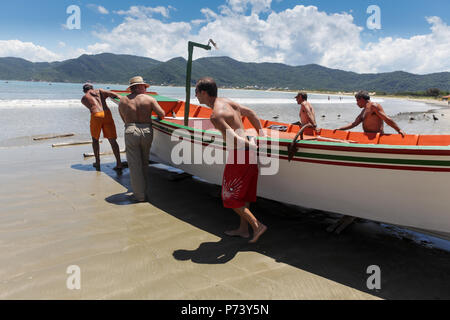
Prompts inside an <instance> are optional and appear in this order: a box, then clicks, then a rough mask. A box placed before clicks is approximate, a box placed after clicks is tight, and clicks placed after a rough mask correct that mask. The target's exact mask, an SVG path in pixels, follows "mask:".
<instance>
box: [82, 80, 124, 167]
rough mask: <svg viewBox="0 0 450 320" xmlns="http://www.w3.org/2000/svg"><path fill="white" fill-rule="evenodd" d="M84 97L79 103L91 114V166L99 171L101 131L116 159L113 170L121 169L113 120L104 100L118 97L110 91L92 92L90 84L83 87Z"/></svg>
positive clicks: (92, 88) (99, 90)
mask: <svg viewBox="0 0 450 320" xmlns="http://www.w3.org/2000/svg"><path fill="white" fill-rule="evenodd" d="M83 92H84V96H83V98H82V99H81V103H82V104H83V105H84V106H85V107H86V108H88V109H89V111H90V112H91V123H90V127H91V136H92V149H93V150H94V156H95V163H94V164H93V166H94V167H95V168H96V169H97V171H100V144H99V139H100V133H101V131H102V130H103V137H104V138H105V139H108V141H109V143H110V144H111V148H112V150H113V152H114V156H115V157H116V161H117V165H116V167H115V168H114V170H116V171H121V170H122V169H123V165H122V161H121V160H120V150H119V145H118V144H117V132H116V126H115V124H114V119H113V117H112V114H111V110H110V109H109V108H108V105H107V104H106V98H108V97H110V98H116V97H118V95H116V94H115V93H113V92H111V91H106V90H102V89H98V90H94V86H93V85H92V84H90V83H86V84H85V85H84V86H83Z"/></svg>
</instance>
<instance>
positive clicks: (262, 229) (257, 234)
mask: <svg viewBox="0 0 450 320" xmlns="http://www.w3.org/2000/svg"><path fill="white" fill-rule="evenodd" d="M266 231H267V227H266V226H265V225H263V224H262V223H260V225H259V228H258V230H256V232H255V233H254V234H253V239H252V240H250V241H249V242H248V243H256V241H258V239H259V237H261V236H262V234H263V233H264V232H266Z"/></svg>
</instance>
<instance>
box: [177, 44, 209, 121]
mask: <svg viewBox="0 0 450 320" xmlns="http://www.w3.org/2000/svg"><path fill="white" fill-rule="evenodd" d="M210 43H211V44H212V45H213V46H214V47H215V48H216V49H217V47H216V44H215V43H214V41H213V40H211V39H209V42H208V44H207V45H204V44H200V43H196V42H192V41H189V42H188V50H189V56H188V61H187V70H186V104H185V109H184V125H185V126H188V124H189V108H190V104H191V73H192V55H193V53H194V47H199V48H202V49H205V50H211V46H210V45H209V44H210Z"/></svg>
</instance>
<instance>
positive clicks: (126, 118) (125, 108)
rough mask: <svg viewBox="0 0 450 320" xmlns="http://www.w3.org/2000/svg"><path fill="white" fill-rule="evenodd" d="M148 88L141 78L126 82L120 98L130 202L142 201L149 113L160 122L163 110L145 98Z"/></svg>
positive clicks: (149, 134) (149, 143)
mask: <svg viewBox="0 0 450 320" xmlns="http://www.w3.org/2000/svg"><path fill="white" fill-rule="evenodd" d="M148 87H150V85H148V84H147V83H145V82H144V79H143V78H142V77H139V76H138V77H134V78H131V79H130V86H129V87H128V90H131V94H130V95H128V96H126V97H123V96H122V97H120V103H119V113H120V116H121V117H122V120H123V122H124V123H125V146H126V149H127V161H128V167H129V169H130V178H131V187H132V189H133V194H134V198H135V199H134V200H135V201H137V202H144V201H146V192H147V187H148V176H147V171H148V162H149V159H150V148H151V146H152V141H153V128H152V119H151V117H152V112H155V113H156V114H157V115H158V118H159V119H160V120H162V119H163V118H164V115H165V113H164V110H163V108H161V106H160V105H159V104H158V102H157V101H156V99H155V98H153V97H151V96H149V95H146V94H145V93H146V90H147V88H148Z"/></svg>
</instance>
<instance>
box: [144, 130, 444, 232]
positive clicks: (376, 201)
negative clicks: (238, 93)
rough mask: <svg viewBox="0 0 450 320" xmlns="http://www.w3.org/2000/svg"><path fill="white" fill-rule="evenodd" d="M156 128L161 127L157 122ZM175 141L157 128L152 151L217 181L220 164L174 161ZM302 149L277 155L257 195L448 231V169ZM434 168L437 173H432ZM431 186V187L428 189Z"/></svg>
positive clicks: (433, 157) (378, 155)
mask: <svg viewBox="0 0 450 320" xmlns="http://www.w3.org/2000/svg"><path fill="white" fill-rule="evenodd" d="M155 124H156V123H155ZM157 126H162V127H165V125H164V124H161V123H158V124H157ZM169 127H170V126H169ZM155 129H156V128H155ZM191 142H192V141H191ZM178 144H179V142H178V141H172V139H171V135H170V134H168V132H165V131H164V130H155V133H154V141H153V145H152V153H155V154H156V155H157V156H158V158H160V160H161V161H163V162H164V163H166V164H168V165H170V166H173V167H176V168H179V169H181V170H183V171H185V172H187V173H189V174H192V175H195V176H198V177H200V178H202V179H204V180H206V181H208V182H210V183H213V184H217V185H221V183H222V174H223V170H224V167H225V166H224V164H211V165H207V164H204V163H202V164H186V163H181V164H179V163H174V161H173V160H172V158H173V157H172V152H173V150H174V149H173V148H174V147H176V146H177V145H178ZM325 144H327V143H325ZM192 146H194V144H192ZM196 148H201V150H202V151H204V150H205V148H206V146H205V145H202V144H196ZM283 148H284V149H286V148H285V147H283V146H281V147H280V150H284V149H283ZM197 150H198V149H197ZM302 151H303V152H304V154H303V157H302V155H301V156H299V157H298V158H297V159H296V160H295V161H292V162H288V160H287V158H286V157H283V156H280V157H279V158H277V160H279V170H278V172H277V173H276V174H275V175H260V177H259V181H258V196H259V197H263V198H267V199H272V200H276V201H280V202H284V203H289V204H294V205H299V206H302V207H306V208H314V209H318V210H324V211H330V212H336V213H340V214H345V215H350V216H355V217H360V218H364V219H369V220H374V221H379V222H384V223H389V224H394V225H401V226H406V227H411V228H416V229H421V230H430V231H432V232H435V233H438V234H450V212H449V208H450V192H449V190H450V169H449V171H439V170H441V167H439V166H437V167H427V168H422V167H419V166H417V165H410V164H408V165H406V166H405V165H401V164H389V165H384V164H382V165H374V166H375V167H374V166H372V167H370V166H367V165H366V164H365V163H364V161H365V160H361V161H362V162H354V163H347V162H344V161H341V160H333V161H329V160H323V159H322V160H317V161H316V160H311V157H310V155H314V156H317V155H319V157H320V156H323V157H325V156H327V157H330V156H333V157H337V158H338V157H343V156H344V155H345V156H346V157H361V154H362V153H361V152H355V151H351V152H350V151H345V150H337V151H336V150H327V151H323V150H322V151H320V150H315V149H312V150H309V149H308V148H305V149H304V150H302ZM321 153H322V155H321ZM365 156H367V153H365ZM370 157H372V158H374V159H378V158H383V159H386V158H387V159H388V160H387V161H389V158H395V157H397V156H395V155H389V154H383V153H373V154H370ZM260 159H261V161H262V162H267V159H268V158H267V156H264V155H261V154H260ZM272 159H273V158H272ZM338 159H339V158H338ZM402 159H403V160H402V161H422V160H423V161H443V160H444V161H450V156H447V157H445V158H443V157H442V156H438V155H427V156H426V159H425V158H424V157H423V156H422V155H404V156H403V158H402ZM404 159H406V160H404ZM340 161H341V162H340ZM383 161H386V160H383ZM449 163H450V162H449ZM377 166H379V168H378V167H377ZM421 168H422V169H421ZM434 168H435V169H436V170H437V171H434ZM433 186H435V188H433V189H431V187H433Z"/></svg>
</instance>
